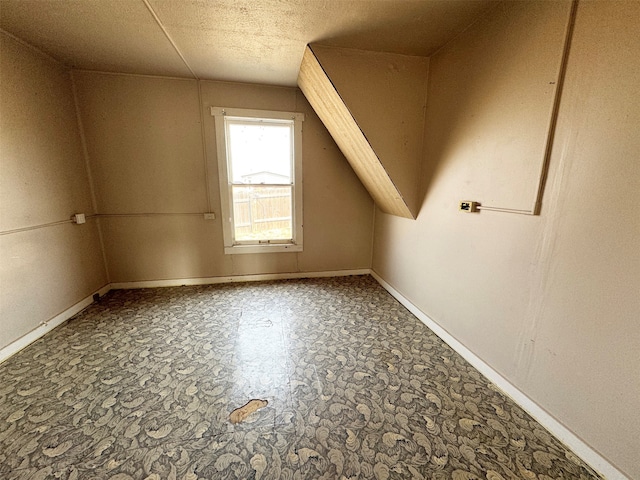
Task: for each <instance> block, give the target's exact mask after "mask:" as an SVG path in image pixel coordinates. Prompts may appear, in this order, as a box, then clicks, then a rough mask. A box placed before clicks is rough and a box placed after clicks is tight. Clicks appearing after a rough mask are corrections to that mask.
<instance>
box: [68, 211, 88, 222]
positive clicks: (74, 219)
mask: <svg viewBox="0 0 640 480" xmlns="http://www.w3.org/2000/svg"><path fill="white" fill-rule="evenodd" d="M71 221H72V222H73V223H76V224H78V225H81V224H83V223H86V222H87V218H86V217H85V215H84V213H76V214H75V215H74V216H73V217H71Z"/></svg>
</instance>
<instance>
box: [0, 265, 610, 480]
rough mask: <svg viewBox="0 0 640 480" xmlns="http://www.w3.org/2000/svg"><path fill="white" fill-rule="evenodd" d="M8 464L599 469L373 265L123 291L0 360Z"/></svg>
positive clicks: (110, 468) (457, 474) (104, 468)
mask: <svg viewBox="0 0 640 480" xmlns="http://www.w3.org/2000/svg"><path fill="white" fill-rule="evenodd" d="M252 399H258V400H266V401H267V403H266V406H264V407H263V408H260V409H259V410H257V411H255V412H253V413H251V414H250V415H249V416H248V417H247V418H246V419H245V420H244V421H242V422H239V423H231V422H230V421H229V414H230V413H231V412H232V411H233V410H234V409H236V408H238V407H242V406H243V405H245V404H246V403H247V402H248V401H250V400H252ZM258 403H259V404H260V405H264V402H262V403H261V402H258ZM0 478H3V479H45V478H55V479H94V478H95V479H107V478H111V479H114V480H125V479H198V478H201V479H254V478H255V479H368V478H371V479H379V480H380V479H455V480H471V479H489V480H500V479H530V480H534V479H538V480H548V479H587V478H600V477H598V476H597V475H596V474H595V473H594V472H593V471H592V470H591V469H590V468H589V467H588V466H586V465H585V464H584V463H583V462H582V461H581V460H580V459H579V458H577V457H576V456H575V455H574V454H573V453H572V452H570V451H568V450H567V449H566V448H565V447H564V446H563V445H562V444H561V443H560V442H559V441H558V440H556V439H555V438H554V437H553V436H552V435H550V434H549V433H548V432H547V431H546V430H545V429H544V428H543V427H541V426H540V425H539V424H538V423H537V422H535V421H534V420H532V419H531V418H530V417H529V416H528V415H527V414H526V413H524V412H523V410H522V409H520V408H519V407H518V406H517V405H516V404H514V403H513V402H512V401H511V400H509V399H508V398H506V397H505V396H504V395H503V394H502V393H501V392H500V391H498V390H497V388H496V387H495V386H493V385H492V384H491V383H490V382H489V381H488V380H486V379H485V378H484V377H482V375H480V374H479V373H478V372H477V371H476V370H475V369H474V368H473V367H471V366H470V365H469V364H468V363H466V362H465V361H464V360H463V359H462V358H461V357H460V356H459V355H457V354H456V353H455V352H454V351H453V350H452V349H451V348H449V347H448V346H447V345H446V344H444V343H443V342H442V341H441V340H440V339H438V338H437V337H436V336H435V335H434V334H433V333H432V332H431V331H430V330H429V329H428V328H426V327H425V326H424V325H423V324H422V323H420V322H419V321H418V320H417V319H416V318H415V317H414V316H413V315H411V314H410V313H409V312H408V311H407V310H406V309H405V308H404V307H403V306H401V305H400V304H399V303H398V302H397V301H396V300H395V299H394V298H393V297H391V296H390V295H389V294H388V293H387V292H386V291H385V290H384V289H383V288H382V287H380V286H379V285H378V284H377V283H376V281H375V280H374V279H372V278H371V277H369V276H357V277H341V278H329V279H307V280H288V281H280V282H263V283H248V284H227V285H216V286H195V287H175V288H158V289H143V290H118V291H112V292H110V293H109V294H108V295H106V296H105V297H103V298H102V299H101V300H100V301H99V302H97V303H94V304H93V305H91V306H90V307H89V308H87V309H86V310H84V311H83V312H81V313H80V314H78V315H76V316H75V317H74V318H73V319H72V320H70V321H69V322H67V323H65V324H64V325H62V326H60V327H58V328H56V329H55V330H53V331H52V332H50V333H49V334H47V335H46V336H44V337H43V338H41V339H40V340H38V341H36V342H35V343H33V344H32V345H30V346H29V347H27V348H26V349H24V350H22V351H21V352H19V353H18V354H16V355H14V356H13V357H11V358H10V359H9V360H7V361H6V362H4V363H3V364H2V365H0Z"/></svg>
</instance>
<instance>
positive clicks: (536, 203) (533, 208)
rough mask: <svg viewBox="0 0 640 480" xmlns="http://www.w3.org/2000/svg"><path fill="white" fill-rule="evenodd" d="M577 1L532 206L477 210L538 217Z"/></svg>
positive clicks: (572, 9) (573, 4) (566, 37)
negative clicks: (522, 208)
mask: <svg viewBox="0 0 640 480" xmlns="http://www.w3.org/2000/svg"><path fill="white" fill-rule="evenodd" d="M578 1H579V0H573V1H572V2H571V7H570V9H569V19H568V21H567V25H566V27H565V34H564V44H563V46H562V58H561V60H560V68H559V69H558V76H557V78H556V88H555V92H554V96H553V104H552V106H551V116H550V118H549V127H548V129H547V138H546V141H545V149H544V154H543V157H542V163H541V166H540V175H539V176H538V186H537V189H536V196H535V198H534V201H533V205H532V206H531V209H529V210H520V209H515V208H507V207H492V206H484V205H479V206H478V207H477V209H478V210H487V211H492V212H502V213H515V214H519V215H540V206H541V205H542V196H543V194H544V185H545V183H546V179H547V175H548V173H549V161H550V158H551V151H552V149H553V139H554V137H555V131H556V125H557V123H558V111H559V108H560V100H561V98H562V89H563V85H564V77H565V74H566V71H567V63H568V59H569V50H570V48H571V39H572V37H573V27H574V25H575V20H576V12H577V9H578Z"/></svg>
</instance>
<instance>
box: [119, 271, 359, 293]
mask: <svg viewBox="0 0 640 480" xmlns="http://www.w3.org/2000/svg"><path fill="white" fill-rule="evenodd" d="M370 273H371V270H370V269H368V268H361V269H357V270H333V271H328V272H294V273H263V274H258V275H232V276H226V277H201V278H174V279H169V280H147V281H141V282H120V283H112V284H111V289H112V290H122V289H127V288H156V287H180V286H182V285H214V284H218V283H237V282H263V281H265V280H286V279H290V278H324V277H346V276H348V275H368V274H370Z"/></svg>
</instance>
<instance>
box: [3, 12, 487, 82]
mask: <svg viewBox="0 0 640 480" xmlns="http://www.w3.org/2000/svg"><path fill="white" fill-rule="evenodd" d="M493 4H495V0H419V1H405V0H326V1H322V0H245V1H239V0H100V1H98V0H0V28H2V29H3V30H5V31H7V32H9V33H11V34H13V35H15V36H16V37H18V38H20V39H22V40H24V41H26V42H27V43H30V44H31V45H33V46H35V47H37V48H39V49H41V50H43V51H44V52H46V53H48V54H49V55H50V56H52V57H54V58H56V59H58V60H60V61H61V62H63V63H65V64H67V65H68V66H69V67H73V68H79V69H89V70H103V71H112V72H123V73H139V74H150V75H169V76H180V77H193V76H194V75H195V76H197V77H198V78H205V79H215V80H230V81H239V82H251V83H266V84H273V85H295V83H296V77H297V74H298V69H299V67H300V61H301V59H302V54H303V53H304V47H305V45H306V44H307V43H314V42H315V43H321V44H324V45H333V46H338V47H345V48H358V49H363V50H375V51H384V52H393V53H401V54H407V55H424V56H428V55H430V54H432V53H433V52H434V51H435V50H437V49H438V48H439V47H440V46H442V45H443V44H444V43H446V42H447V41H448V40H450V39H451V38H453V37H454V36H456V35H457V34H458V33H460V32H461V31H462V30H464V29H465V28H466V27H467V26H469V25H470V24H471V23H472V22H473V21H474V20H475V19H476V18H478V16H479V15H481V14H482V12H483V11H484V10H486V9H487V8H489V7H490V6H491V5H493ZM163 30H164V31H163ZM165 32H166V34H165ZM167 35H168V37H169V38H171V40H172V41H173V43H174V44H175V45H176V46H177V48H178V50H179V51H180V54H181V55H182V57H183V58H184V61H183V59H182V58H181V57H180V55H179V54H178V53H177V52H176V50H175V49H174V47H173V46H172V44H171V41H170V40H169V39H168V37H167ZM185 62H186V64H185Z"/></svg>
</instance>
